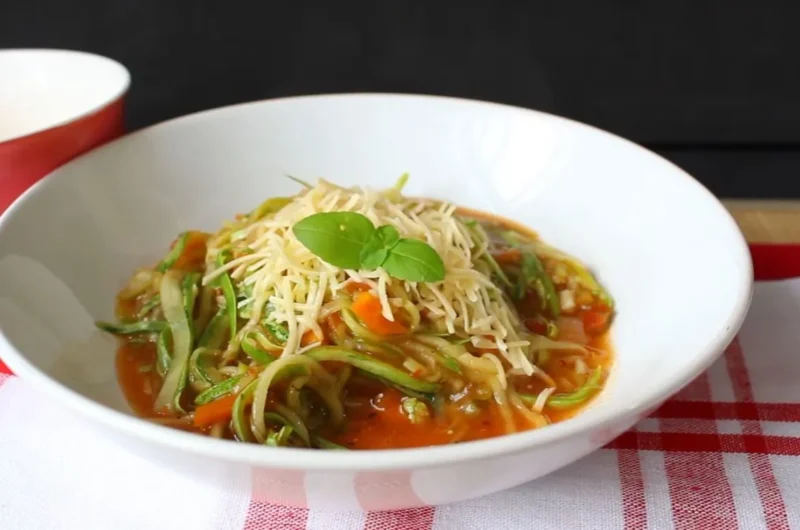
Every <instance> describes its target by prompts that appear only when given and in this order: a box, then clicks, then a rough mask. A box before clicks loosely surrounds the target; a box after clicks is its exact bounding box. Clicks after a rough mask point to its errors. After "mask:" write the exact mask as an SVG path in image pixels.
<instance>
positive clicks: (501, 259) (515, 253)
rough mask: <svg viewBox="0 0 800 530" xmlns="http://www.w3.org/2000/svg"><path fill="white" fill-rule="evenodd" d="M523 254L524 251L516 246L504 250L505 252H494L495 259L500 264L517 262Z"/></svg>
mask: <svg viewBox="0 0 800 530" xmlns="http://www.w3.org/2000/svg"><path fill="white" fill-rule="evenodd" d="M521 256H522V253H521V252H520V251H519V249H516V248H512V249H509V250H504V251H503V252H498V253H497V254H492V257H493V258H494V260H495V261H496V262H497V263H499V264H500V265H513V264H515V263H519V260H520V257H521Z"/></svg>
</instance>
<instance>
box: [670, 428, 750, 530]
mask: <svg viewBox="0 0 800 530" xmlns="http://www.w3.org/2000/svg"><path fill="white" fill-rule="evenodd" d="M710 436H714V435H710ZM664 469H665V471H666V475H667V482H668V483H669V497H670V501H671V504H672V514H673V517H674V521H675V528H678V529H687V530H697V529H698V528H736V527H737V520H736V505H735V504H734V503H733V492H732V490H731V485H730V482H729V481H728V476H727V474H726V473H725V464H724V462H723V460H722V454H721V453H687V452H671V453H667V454H665V455H664Z"/></svg>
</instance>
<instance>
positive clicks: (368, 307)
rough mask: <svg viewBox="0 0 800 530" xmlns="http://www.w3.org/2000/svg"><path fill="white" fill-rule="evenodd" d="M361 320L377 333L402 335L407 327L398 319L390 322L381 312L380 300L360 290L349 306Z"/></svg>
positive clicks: (406, 330) (406, 331)
mask: <svg viewBox="0 0 800 530" xmlns="http://www.w3.org/2000/svg"><path fill="white" fill-rule="evenodd" d="M350 308H351V309H352V310H353V313H355V314H356V316H358V318H359V319H360V320H361V322H363V323H364V325H365V326H367V328H368V329H369V330H370V331H372V332H373V333H377V334H378V335H402V334H404V333H408V328H407V327H406V326H404V325H403V324H401V323H400V322H398V321H396V320H395V321H394V322H392V321H391V320H389V319H387V318H386V317H384V316H383V314H382V313H381V310H382V308H381V301H380V300H379V299H378V297H377V296H375V295H374V294H372V293H366V292H361V293H358V294H357V295H356V298H355V300H353V305H352V306H351V307H350Z"/></svg>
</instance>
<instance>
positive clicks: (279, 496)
mask: <svg viewBox="0 0 800 530" xmlns="http://www.w3.org/2000/svg"><path fill="white" fill-rule="evenodd" d="M252 481H253V497H252V499H251V500H250V506H248V508H247V517H246V519H245V524H244V530H272V529H273V528H276V529H277V528H280V529H281V530H302V529H305V527H306V522H307V521H308V510H307V509H306V508H304V506H306V488H305V473H304V472H303V471H295V470H288V469H287V470H282V469H256V470H254V471H253V476H252ZM298 506H299V507H298Z"/></svg>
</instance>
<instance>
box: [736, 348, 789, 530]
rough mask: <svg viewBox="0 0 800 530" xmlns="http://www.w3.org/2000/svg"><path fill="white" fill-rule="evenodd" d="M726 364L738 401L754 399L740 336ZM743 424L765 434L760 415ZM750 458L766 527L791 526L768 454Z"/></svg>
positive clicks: (748, 429) (746, 429)
mask: <svg viewBox="0 0 800 530" xmlns="http://www.w3.org/2000/svg"><path fill="white" fill-rule="evenodd" d="M725 364H726V365H727V367H728V375H729V376H730V379H731V384H732V385H733V395H734V397H735V398H736V401H740V402H744V403H753V401H754V399H753V387H752V385H751V384H750V374H749V373H748V371H747V364H746V363H745V360H744V353H743V352H742V346H741V344H740V342H739V339H734V341H733V342H732V343H731V345H730V346H728V349H727V351H726V352H725ZM741 424H742V432H743V433H744V434H745V435H755V436H762V435H763V431H762V430H761V423H760V422H759V420H758V418H756V419H752V420H751V419H747V420H741ZM748 460H749V461H750V470H751V472H752V473H753V479H754V480H755V483H756V489H757V490H758V495H759V497H760V498H761V505H762V508H763V510H764V518H765V519H766V522H767V528H770V529H776V530H777V529H784V528H786V529H788V528H789V519H788V517H787V515H786V505H785V504H784V502H783V495H782V494H781V490H780V487H779V486H778V482H777V481H776V480H775V471H774V470H773V469H772V463H771V462H770V460H769V456H767V455H766V454H764V453H750V454H749V455H748Z"/></svg>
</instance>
